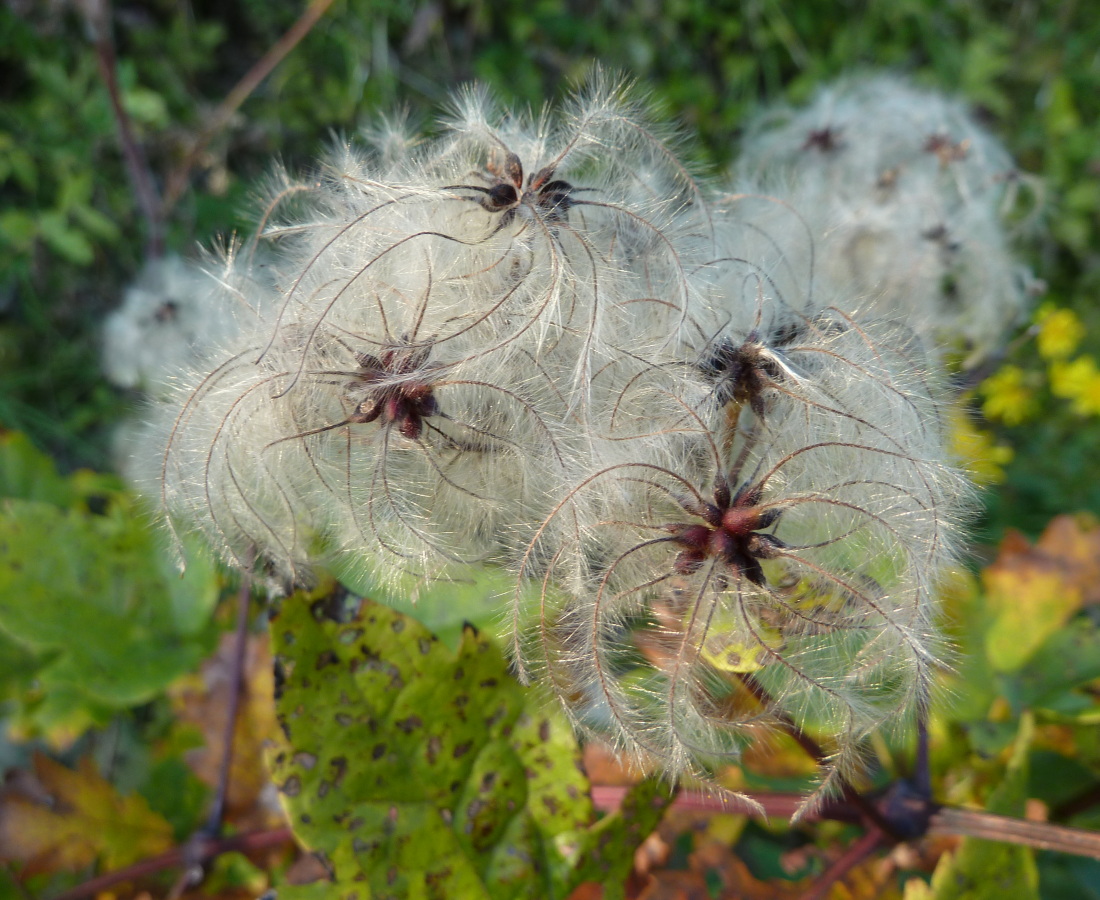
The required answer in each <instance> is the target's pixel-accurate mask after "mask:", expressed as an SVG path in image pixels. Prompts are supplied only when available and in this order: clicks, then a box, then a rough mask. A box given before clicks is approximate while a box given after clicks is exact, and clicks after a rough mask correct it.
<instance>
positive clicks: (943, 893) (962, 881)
mask: <svg viewBox="0 0 1100 900" xmlns="http://www.w3.org/2000/svg"><path fill="white" fill-rule="evenodd" d="M1034 732H1035V723H1034V720H1033V719H1032V717H1031V716H1030V714H1028V715H1025V716H1024V717H1023V719H1022V720H1021V723H1020V730H1019V733H1018V734H1017V737H1016V746H1015V747H1014V748H1013V751H1012V758H1011V760H1010V761H1009V763H1008V768H1007V770H1006V772H1005V775H1004V780H1003V781H1002V782H1001V783H1000V784H999V785H998V786H997V788H996V789H995V790H994V791H993V793H992V794H991V795H990V797H989V802H988V803H987V806H986V808H987V809H988V810H989V812H994V813H1000V814H1001V815H1008V816H1020V815H1022V814H1023V811H1024V801H1025V800H1026V799H1027V782H1028V767H1027V760H1028V753H1029V748H1030V746H1031V739H1032V736H1033V734H1034ZM1038 887H1039V876H1038V871H1037V869H1036V866H1035V854H1034V853H1033V851H1032V850H1031V849H1030V848H1027V847H1020V846H1016V845H1013V844H1001V843H997V842H995V841H984V840H978V839H976V838H964V839H963V842H962V845H961V846H960V847H959V850H958V851H957V852H956V853H954V854H951V853H945V854H944V855H943V856H942V857H941V858H940V862H939V864H938V865H937V866H936V871H935V873H934V874H933V875H932V897H933V898H934V900H1039V892H1038Z"/></svg>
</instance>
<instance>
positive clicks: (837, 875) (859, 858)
mask: <svg viewBox="0 0 1100 900" xmlns="http://www.w3.org/2000/svg"><path fill="white" fill-rule="evenodd" d="M887 841H888V839H887V838H886V836H885V835H884V834H882V832H880V831H868V832H867V833H866V834H865V835H863V837H861V838H860V839H859V840H858V841H856V842H855V843H854V844H852V845H851V846H850V847H849V848H848V849H847V850H845V851H844V853H843V854H841V856H840V858H839V859H837V860H836V861H835V862H834V863H833V864H832V865H831V866H829V868H827V869H826V870H825V871H824V872H823V873H822V875H821V877H820V878H818V879H816V880H815V881H814V883H813V884H812V885H811V886H810V889H809V890H808V891H806V893H805V894H803V895H802V897H801V900H825V898H826V897H828V896H829V890H830V888H832V886H833V885H834V884H836V883H837V882H838V881H840V880H841V879H842V878H844V876H845V875H847V874H848V873H849V872H850V871H852V869H854V868H855V867H856V866H858V865H859V864H860V863H861V862H863V861H864V860H865V859H867V858H868V857H870V856H871V854H872V853H874V852H875V851H876V850H878V849H879V848H880V847H882V846H883V844H885V843H887Z"/></svg>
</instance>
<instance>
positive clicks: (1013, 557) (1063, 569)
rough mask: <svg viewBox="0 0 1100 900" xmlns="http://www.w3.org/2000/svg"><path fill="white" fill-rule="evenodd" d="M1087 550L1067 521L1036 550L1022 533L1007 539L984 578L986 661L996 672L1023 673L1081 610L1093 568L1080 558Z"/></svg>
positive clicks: (1060, 520)
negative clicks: (1085, 577)
mask: <svg viewBox="0 0 1100 900" xmlns="http://www.w3.org/2000/svg"><path fill="white" fill-rule="evenodd" d="M1088 546H1089V542H1088V541H1087V540H1085V536H1084V535H1083V534H1082V533H1081V532H1080V530H1079V529H1078V528H1077V527H1076V526H1074V524H1073V520H1072V519H1070V518H1069V517H1065V516H1063V517H1059V518H1058V519H1055V520H1054V521H1053V522H1052V523H1051V524H1050V526H1049V527H1048V528H1047V530H1046V532H1045V533H1044V534H1043V536H1042V538H1040V540H1039V542H1038V543H1037V544H1036V545H1035V546H1034V547H1032V546H1031V545H1029V544H1028V542H1027V539H1026V538H1025V537H1023V535H1020V534H1018V533H1015V532H1013V533H1010V534H1009V535H1008V536H1006V537H1005V539H1004V541H1003V542H1002V544H1001V552H1000V555H999V556H998V558H997V561H996V562H994V563H993V565H991V566H989V567H988V568H987V569H986V570H985V571H984V572H983V573H982V583H983V585H984V587H985V592H986V604H987V607H988V609H989V611H990V613H991V614H992V619H993V621H992V624H991V625H990V628H989V631H988V633H987V634H986V655H987V657H988V658H989V661H990V663H991V664H992V665H993V667H994V668H995V669H997V670H999V671H1002V672H1014V671H1016V670H1017V669H1019V668H1020V667H1021V666H1023V664H1024V663H1026V662H1027V660H1028V659H1029V658H1030V657H1031V655H1032V654H1033V653H1034V652H1035V651H1036V650H1037V649H1038V648H1039V647H1040V646H1041V645H1042V644H1043V642H1044V641H1046V640H1047V638H1049V637H1050V636H1051V635H1052V634H1053V633H1054V632H1055V631H1057V630H1058V629H1059V628H1061V627H1062V626H1063V625H1064V624H1065V623H1066V621H1067V620H1068V619H1069V617H1070V616H1071V615H1072V614H1073V613H1074V612H1075V611H1076V610H1078V609H1080V607H1081V603H1082V601H1083V598H1084V582H1083V581H1082V576H1083V575H1085V574H1086V573H1087V572H1088V571H1090V569H1091V566H1092V563H1091V562H1090V561H1088V560H1087V559H1079V558H1078V555H1077V554H1078V553H1079V552H1081V550H1082V549H1083V548H1086V547H1088Z"/></svg>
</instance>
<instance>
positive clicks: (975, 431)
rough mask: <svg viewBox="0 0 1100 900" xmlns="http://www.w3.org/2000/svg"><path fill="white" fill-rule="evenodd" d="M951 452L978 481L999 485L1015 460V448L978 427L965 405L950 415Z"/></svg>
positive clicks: (979, 482)
mask: <svg viewBox="0 0 1100 900" xmlns="http://www.w3.org/2000/svg"><path fill="white" fill-rule="evenodd" d="M949 426H950V429H951V453H952V455H953V456H954V457H955V459H956V460H958V462H959V463H960V464H961V465H962V467H963V468H964V469H966V471H967V472H968V473H969V474H970V477H971V478H973V479H974V481H975V482H976V483H977V484H999V483H1000V482H1002V481H1004V479H1005V470H1004V467H1005V466H1006V465H1008V464H1009V463H1010V462H1011V461H1012V455H1013V454H1012V448H1011V447H1008V446H1006V445H1004V444H997V443H995V439H994V437H993V435H992V434H990V433H989V432H988V431H985V430H983V429H981V428H978V427H977V426H976V425H975V424H974V421H973V420H972V419H971V417H970V416H969V415H967V413H966V411H965V410H964V409H963V408H962V407H955V408H954V409H952V410H951V412H950V414H949Z"/></svg>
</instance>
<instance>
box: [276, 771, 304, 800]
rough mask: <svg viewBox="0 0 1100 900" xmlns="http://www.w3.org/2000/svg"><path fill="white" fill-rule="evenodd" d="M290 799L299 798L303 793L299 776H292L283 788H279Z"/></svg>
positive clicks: (284, 783)
mask: <svg viewBox="0 0 1100 900" xmlns="http://www.w3.org/2000/svg"><path fill="white" fill-rule="evenodd" d="M279 790H280V791H282V792H283V793H284V794H286V796H288V797H297V796H298V795H299V794H300V793H302V779H301V778H299V777H298V776H297V775H291V776H290V777H289V778H288V779H287V780H286V781H284V782H283V786H282V787H281V788H279Z"/></svg>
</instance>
